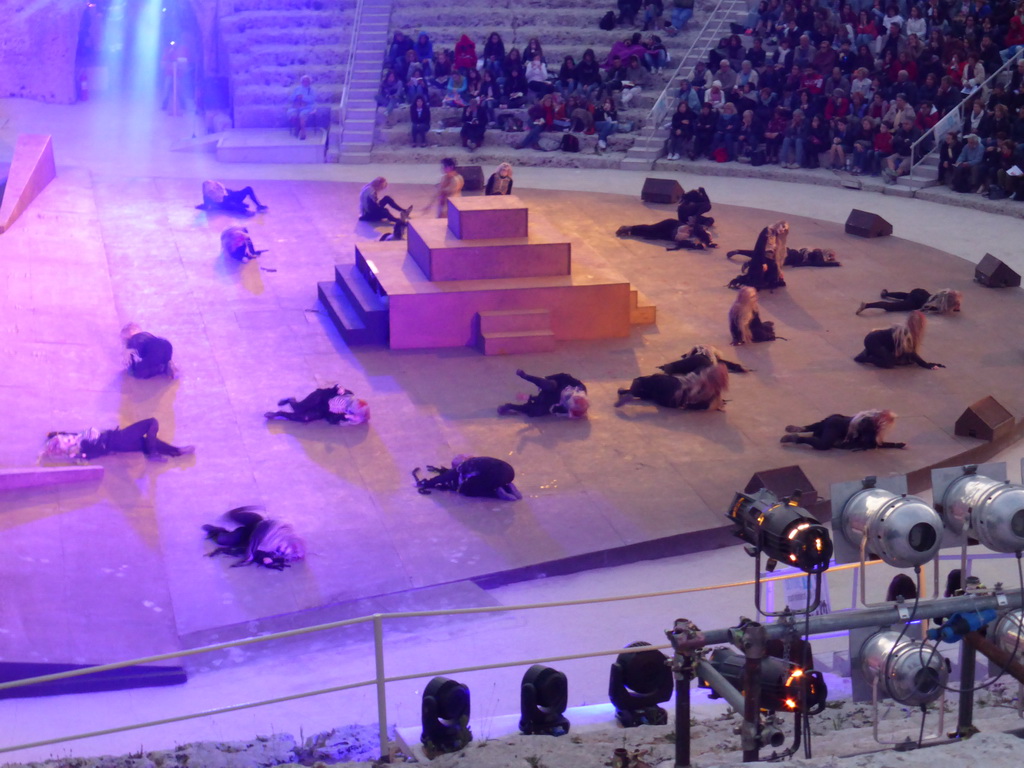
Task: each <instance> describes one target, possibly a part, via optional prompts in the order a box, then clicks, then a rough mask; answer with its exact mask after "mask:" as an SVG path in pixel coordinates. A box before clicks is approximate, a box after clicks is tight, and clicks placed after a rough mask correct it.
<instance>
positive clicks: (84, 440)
mask: <svg viewBox="0 0 1024 768" xmlns="http://www.w3.org/2000/svg"><path fill="white" fill-rule="evenodd" d="M159 429H160V423H159V422H158V421H157V420H156V419H143V420H142V421H137V422H136V423H134V424H130V425H128V426H127V427H124V428H123V429H122V428H120V427H118V428H116V429H108V430H105V431H102V432H101V431H100V430H98V429H96V428H95V427H93V428H91V429H87V430H86V431H84V432H77V433H76V432H51V433H50V434H48V435H47V436H46V438H47V439H46V444H45V446H44V448H43V455H44V456H47V457H49V458H65V459H72V460H74V461H88V460H89V459H97V458H99V457H100V456H106V455H107V454H110V453H131V452H133V451H141V452H142V453H144V454H145V455H146V458H147V459H149V460H150V461H166V460H167V459H166V458H164V457H166V456H186V455H188V454H191V453H195V450H196V449H195V448H194V447H193V446H191V445H184V446H181V447H180V448H179V447H178V446H175V445H171V444H170V443H165V442H164V441H163V440H160V439H159V438H158V437H157V431H158V430H159Z"/></svg>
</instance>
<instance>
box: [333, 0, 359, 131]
mask: <svg viewBox="0 0 1024 768" xmlns="http://www.w3.org/2000/svg"><path fill="white" fill-rule="evenodd" d="M363 4H364V2H363V0H356V8H355V18H354V19H353V20H352V37H351V39H350V40H349V45H348V60H347V61H346V62H345V82H344V83H342V84H341V101H340V102H339V103H338V111H339V113H340V120H341V124H340V128H339V130H341V131H342V133H344V130H345V117H346V114H345V113H346V112H347V111H348V92H349V87H350V86H351V84H352V72H353V71H354V70H355V66H356V41H357V40H358V39H359V31H360V29H361V28H362V26H363Z"/></svg>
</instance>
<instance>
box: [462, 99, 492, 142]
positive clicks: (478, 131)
mask: <svg viewBox="0 0 1024 768" xmlns="http://www.w3.org/2000/svg"><path fill="white" fill-rule="evenodd" d="M486 130H487V119H486V117H485V116H484V113H483V110H481V109H480V102H478V101H477V100H476V99H470V100H469V104H467V105H466V108H465V109H463V110H462V130H461V131H460V133H459V135H460V136H461V138H462V146H464V147H466V148H467V149H468V150H469V151H470V152H472V151H473V150H475V149H476V148H477V147H479V146H482V145H483V143H484V132H485V131H486Z"/></svg>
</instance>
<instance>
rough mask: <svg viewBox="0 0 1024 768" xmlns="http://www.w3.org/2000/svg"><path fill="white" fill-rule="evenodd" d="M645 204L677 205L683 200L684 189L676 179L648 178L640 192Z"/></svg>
mask: <svg viewBox="0 0 1024 768" xmlns="http://www.w3.org/2000/svg"><path fill="white" fill-rule="evenodd" d="M640 199H641V200H643V201H644V202H645V203H668V204H670V205H675V204H676V203H678V202H679V201H680V200H682V199H683V188H682V187H681V186H680V185H679V182H678V181H676V180H675V179H654V178H651V177H648V178H647V180H646V181H644V188H643V190H642V191H641V192H640Z"/></svg>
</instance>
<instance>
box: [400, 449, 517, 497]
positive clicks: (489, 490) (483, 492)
mask: <svg viewBox="0 0 1024 768" xmlns="http://www.w3.org/2000/svg"><path fill="white" fill-rule="evenodd" d="M427 470H428V471H430V472H433V473H434V477H430V478H426V477H425V478H420V476H419V471H420V470H419V467H417V468H416V469H414V470H413V471H412V476H413V478H414V479H415V480H416V488H417V489H418V490H419V492H420V493H430V492H431V491H432V490H438V491H455V492H456V493H461V494H462V495H463V496H472V497H485V496H491V497H494V498H498V499H501V500H503V501H518V500H519V499H521V498H523V494H522V493H520V492H519V489H518V488H516V486H515V484H514V483H513V482H512V481H513V480H514V479H515V477H516V471H515V470H514V469H513V468H512V465H511V464H509V463H508V462H507V461H502V460H501V459H495V458H492V457H490V456H467V455H465V454H459V455H458V456H456V457H455V458H454V459H452V466H451V469H449V468H448V467H431V466H429V465H428V466H427Z"/></svg>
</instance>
